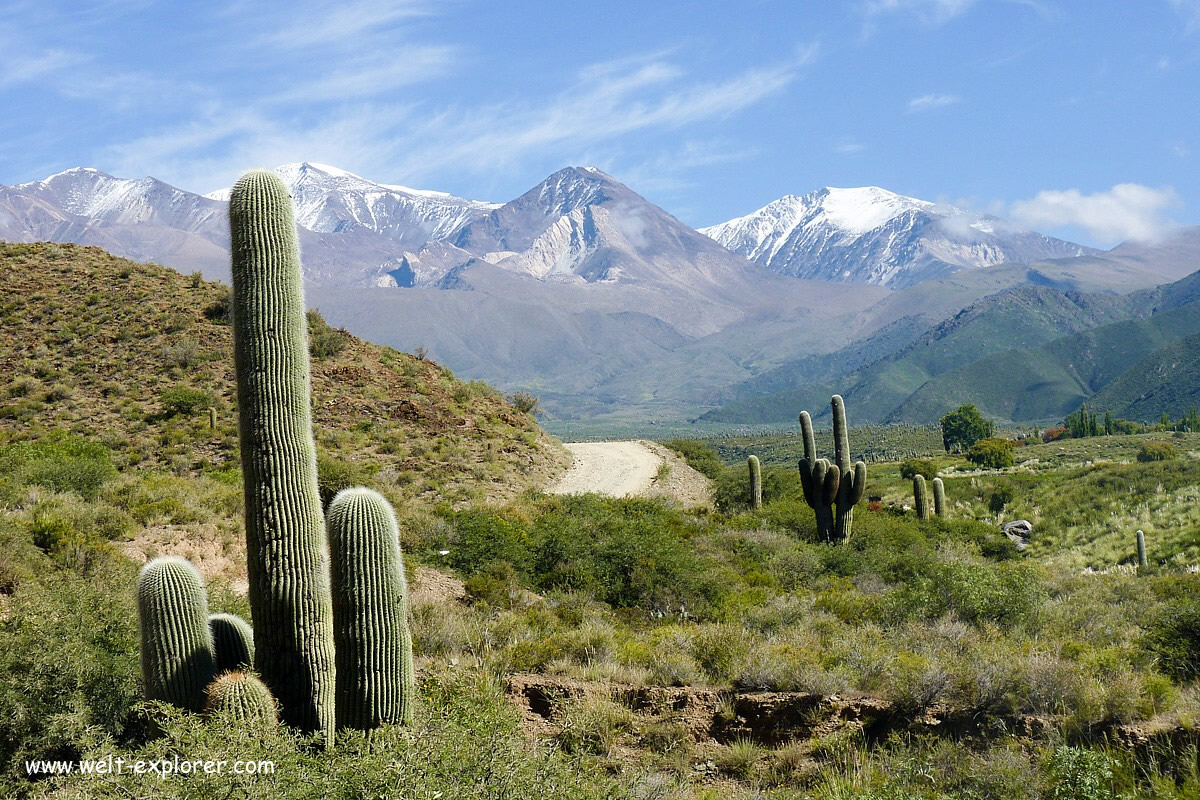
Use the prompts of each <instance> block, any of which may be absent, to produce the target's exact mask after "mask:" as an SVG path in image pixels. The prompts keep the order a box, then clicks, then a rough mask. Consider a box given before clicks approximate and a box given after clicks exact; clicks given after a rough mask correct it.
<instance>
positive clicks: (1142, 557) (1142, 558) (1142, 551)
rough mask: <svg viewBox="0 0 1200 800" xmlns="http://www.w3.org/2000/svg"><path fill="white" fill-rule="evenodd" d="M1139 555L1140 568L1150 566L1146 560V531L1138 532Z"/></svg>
mask: <svg viewBox="0 0 1200 800" xmlns="http://www.w3.org/2000/svg"><path fill="white" fill-rule="evenodd" d="M1137 553H1138V566H1139V567H1148V566H1150V562H1149V560H1147V558H1146V534H1145V532H1144V531H1138V532H1137Z"/></svg>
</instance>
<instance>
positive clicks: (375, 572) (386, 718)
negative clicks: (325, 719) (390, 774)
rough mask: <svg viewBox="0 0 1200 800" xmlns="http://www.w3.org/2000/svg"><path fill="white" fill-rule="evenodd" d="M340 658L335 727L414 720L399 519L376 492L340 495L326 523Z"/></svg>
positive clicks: (367, 726) (345, 491) (351, 491)
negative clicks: (397, 521) (336, 725)
mask: <svg viewBox="0 0 1200 800" xmlns="http://www.w3.org/2000/svg"><path fill="white" fill-rule="evenodd" d="M327 526H328V529H329V549H330V553H331V560H330V564H331V567H332V569H331V574H332V576H333V621H334V639H335V642H336V645H337V646H336V652H337V724H338V727H339V728H355V729H358V730H370V729H372V728H375V727H378V726H379V725H381V724H383V723H393V724H403V723H407V722H410V721H411V720H412V702H413V700H412V698H413V694H414V688H413V663H412V639H411V637H410V635H409V630H408V587H407V585H406V582H405V578H404V559H403V556H402V554H401V552H400V538H399V530H398V528H397V526H396V515H395V514H394V513H393V512H392V507H391V505H390V504H389V503H388V501H387V500H385V499H384V498H383V496H382V495H380V494H379V493H378V492H375V491H372V490H371V489H364V488H361V487H357V488H353V489H343V490H342V491H340V492H338V494H337V496H336V497H334V498H333V502H332V503H330V504H329V512H328V517H327Z"/></svg>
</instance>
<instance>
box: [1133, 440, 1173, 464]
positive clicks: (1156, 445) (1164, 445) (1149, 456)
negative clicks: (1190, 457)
mask: <svg viewBox="0 0 1200 800" xmlns="http://www.w3.org/2000/svg"><path fill="white" fill-rule="evenodd" d="M1175 455H1176V453H1175V446H1174V445H1173V444H1171V443H1170V442H1146V443H1145V444H1143V445H1142V448H1141V449H1140V450H1138V454H1137V460H1138V461H1141V462H1142V463H1149V462H1153V461H1173V460H1174V459H1175Z"/></svg>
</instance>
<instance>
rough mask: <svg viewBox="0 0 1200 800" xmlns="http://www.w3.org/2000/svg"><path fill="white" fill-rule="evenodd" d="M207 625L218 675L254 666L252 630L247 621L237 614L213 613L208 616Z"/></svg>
mask: <svg viewBox="0 0 1200 800" xmlns="http://www.w3.org/2000/svg"><path fill="white" fill-rule="evenodd" d="M208 627H209V630H211V631H212V638H213V655H214V656H215V658H216V671H217V674H218V675H220V674H221V673H222V672H228V671H230V670H235V669H250V668H252V667H253V666H254V630H253V629H252V628H251V627H250V623H249V622H246V620H244V619H242V618H241V617H239V616H238V615H237V614H213V615H212V616H211V617H209V618H208Z"/></svg>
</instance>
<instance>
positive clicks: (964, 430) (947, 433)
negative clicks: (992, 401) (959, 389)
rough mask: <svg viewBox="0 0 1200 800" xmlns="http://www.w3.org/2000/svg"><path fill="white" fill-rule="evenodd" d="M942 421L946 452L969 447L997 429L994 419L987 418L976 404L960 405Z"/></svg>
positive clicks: (943, 441) (943, 442)
mask: <svg viewBox="0 0 1200 800" xmlns="http://www.w3.org/2000/svg"><path fill="white" fill-rule="evenodd" d="M941 422H942V445H943V446H944V447H945V448H946V452H950V451H952V450H956V451H957V450H966V449H969V448H970V447H973V446H974V445H975V443H976V442H978V441H979V440H981V439H986V438H988V437H990V436H991V435H992V434H993V433H994V432H995V430H996V426H995V425H994V424H993V423H992V421H991V420H989V419H985V418H984V416H983V415H982V414H980V413H979V409H978V408H976V407H975V406H974V405H964V406H959V407H958V408H957V409H955V410H954V411H951V412H950V413H949V414H947V415H946V416H944V417H942V420H941Z"/></svg>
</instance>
